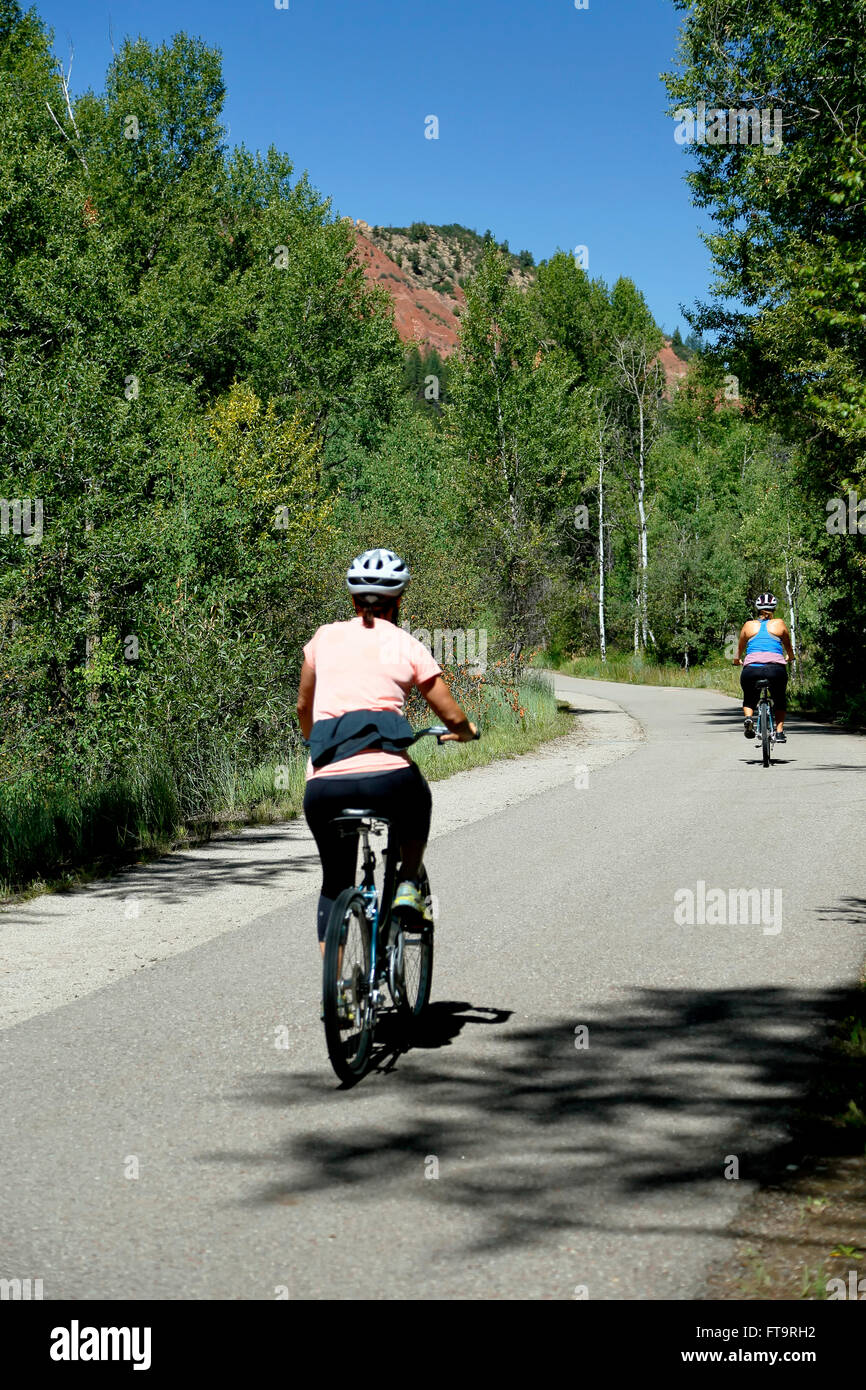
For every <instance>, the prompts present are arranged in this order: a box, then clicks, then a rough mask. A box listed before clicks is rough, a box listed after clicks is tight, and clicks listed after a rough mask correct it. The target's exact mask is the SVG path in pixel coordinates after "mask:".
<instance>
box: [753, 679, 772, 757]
mask: <svg viewBox="0 0 866 1390" xmlns="http://www.w3.org/2000/svg"><path fill="white" fill-rule="evenodd" d="M757 709H758V731H759V732H760V734H761V738H762V741H763V721H764V720H765V719H766V721H767V734H768V737H769V741H770V751H772V749H773V748H774V747H775V743H776V721H775V719H774V718H773V697H772V695H771V694H770V687H769V686H768V685H767V684H766V682H763V681H762V682H761V684H760V686H759V687H758V706H757Z"/></svg>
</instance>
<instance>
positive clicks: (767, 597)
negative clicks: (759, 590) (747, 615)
mask: <svg viewBox="0 0 866 1390" xmlns="http://www.w3.org/2000/svg"><path fill="white" fill-rule="evenodd" d="M778 602H779V600H778V599H777V598H776V595H775V594H758V597H757V598H756V599H755V607H756V608H757V609H758V610H760V609H761V608H775V607H776V605H777V604H778Z"/></svg>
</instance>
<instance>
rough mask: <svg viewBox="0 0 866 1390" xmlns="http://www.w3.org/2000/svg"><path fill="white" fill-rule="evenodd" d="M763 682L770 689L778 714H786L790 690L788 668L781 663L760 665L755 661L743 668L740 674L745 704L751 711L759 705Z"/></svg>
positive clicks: (769, 662)
mask: <svg viewBox="0 0 866 1390" xmlns="http://www.w3.org/2000/svg"><path fill="white" fill-rule="evenodd" d="M762 681H766V682H767V685H768V686H769V687H770V694H771V695H772V697H773V706H774V708H775V710H776V713H777V714H784V712H785V708H786V704H785V702H786V699H787V695H786V692H787V689H788V668H787V666H783V665H782V664H781V662H779V661H768V662H767V663H766V665H759V664H758V662H757V661H755V662H750V663H749V665H748V666H744V667H743V669H742V671H741V672H740V685H741V686H742V687H743V704H744V705H748V706H749V709H754V708H755V707H756V705H757V703H758V691H759V690H760V687H761V682H762Z"/></svg>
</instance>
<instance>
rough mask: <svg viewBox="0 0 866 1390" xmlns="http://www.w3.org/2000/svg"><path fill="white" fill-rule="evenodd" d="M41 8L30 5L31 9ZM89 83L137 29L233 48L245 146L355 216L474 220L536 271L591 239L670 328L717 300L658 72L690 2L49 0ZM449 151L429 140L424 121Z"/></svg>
mask: <svg viewBox="0 0 866 1390" xmlns="http://www.w3.org/2000/svg"><path fill="white" fill-rule="evenodd" d="M23 4H24V0H22V6H23ZM36 8H37V10H38V12H39V14H40V15H41V17H42V18H43V20H44V21H45V22H46V23H47V24H48V25H49V26H50V27H51V28H53V29H54V35H55V48H56V51H57V53H58V55H59V56H61V57H63V58H64V60H65V59H67V58H68V54H69V50H70V45H71V46H72V47H73V48H74V52H75V58H74V64H73V70H72V86H73V89H74V90H75V91H81V90H83V89H84V88H86V87H93V88H95V89H97V90H101V88H102V86H103V79H104V74H105V69H106V67H107V64H108V62H109V61H110V58H111V47H110V43H109V26H110V27H111V31H112V32H113V36H114V42H115V45H116V46H117V45H118V44H119V42H120V41H121V40H122V39H123V38H124V37H126V36H131V37H135V36H137V35H139V34H142V35H144V36H145V37H146V38H148V39H149V40H151V41H152V42H161V41H163V40H167V39H169V38H170V37H171V35H172V34H174V33H176V32H178V31H179V30H186V31H187V32H188V33H190V34H194V35H197V36H199V37H201V38H203V39H205V40H206V41H207V42H208V43H210V44H213V45H214V46H216V47H219V48H220V49H221V50H222V53H223V64H224V73H225V80H226V86H227V88H228V97H227V101H226V106H225V111H224V119H225V121H226V123H227V125H228V126H229V129H230V136H229V138H230V141H231V142H232V143H243V144H245V145H247V146H249V147H250V148H252V149H265V148H267V146H268V145H270V144H274V145H276V146H277V147H278V148H280V149H283V150H285V151H286V152H287V153H288V154H289V155H290V157H291V158H292V160H293V162H294V165H295V168H296V170H297V171H298V172H301V171H302V170H305V169H306V170H307V171H308V172H309V174H310V178H311V180H312V182H313V184H314V185H315V187H316V188H318V189H320V190H321V191H322V192H323V193H325V194H327V195H329V196H330V197H331V198H332V199H333V203H334V209H335V211H336V212H339V213H341V214H344V215H347V216H351V217H363V218H364V219H365V220H366V221H368V222H370V223H373V224H377V223H378V224H380V225H386V224H392V225H397V226H404V225H406V224H407V223H410V222H413V221H424V222H433V223H443V222H461V223H463V224H464V225H466V226H469V227H475V228H476V229H477V230H478V231H479V232H483V231H484V230H485V229H486V228H487V227H489V228H490V229H491V230H492V231H493V233H494V235H495V236H496V238H497V240H503V239H505V238H507V239H508V242H509V244H510V246H511V248H512V250H514V251H519V250H521V249H523V248H524V247H526V248H528V249H529V250H530V251H532V252H533V254H534V256H535V258H536V260H540V259H542V258H544V257H546V256H549V255H551V254H552V253H553V252H554V251H555V250H556V249H557V248H559V247H562V248H565V249H573V248H574V247H575V246H577V245H585V246H586V247H588V250H589V272H590V274H591V275H593V276H596V275H600V276H602V277H603V278H604V279H605V280H606V281H608V283H612V282H613V281H614V280H615V279H616V278H617V276H619V275H628V276H630V277H631V278H632V279H633V280H634V281H635V282H636V283H637V285H638V286H639V287H640V289H641V290H642V291H643V292H644V294H645V295H646V298H647V301H648V303H649V306H650V309H651V310H652V312H653V314H654V315H655V317H656V319H657V321H658V322H660V323H661V324H662V325H663V326H664V327H665V328H666V329H667V330H668V331H669V332H671V331H673V329H674V328H675V327H677V326H679V327H680V329H681V331H682V332H683V334H685V333H686V332H687V331H688V325H687V324H686V322H685V320H684V318H683V317H682V315H681V313H680V311H679V305H680V304H681V303H682V304H685V305H687V306H688V305H691V304H693V303H694V301H695V300H697V299H702V298H706V297H707V292H708V289H709V284H710V280H711V269H710V258H709V254H708V252H707V250H706V248H705V246H704V244H703V242H702V241H701V240H700V239H699V236H698V230H699V228H700V227H703V228H704V229H707V228H708V225H709V219H708V215H707V213H706V212H704V211H698V210H697V209H695V208H693V207H692V206H691V204H690V201H689V194H688V189H687V187H686V185H685V183H684V181H683V175H684V173H685V172H686V169H687V167H688V161H689V155H688V153H687V152H685V151H684V149H683V148H682V147H681V146H679V145H677V144H676V143H675V141H674V138H673V130H674V122H673V120H672V119H671V118H670V117H668V116H666V115H665V114H664V113H665V109H666V106H667V99H666V94H665V91H664V88H663V86H662V84H661V82H660V81H659V73H661V72H663V71H665V70H666V69H669V68H671V67H672V66H673V65H674V61H675V54H676V36H677V29H678V25H679V22H680V19H681V15H680V13H679V12H678V11H676V10H675V9H674V7H673V4H672V0H589V8H588V9H585V10H578V9H576V8H575V4H574V0H531V3H530V0H288V8H287V9H277V8H276V6H275V4H274V0H234V3H229V0H172V3H168V0H41V3H39V2H38V0H37V4H36ZM430 115H435V116H437V117H438V120H439V139H438V140H429V139H426V138H425V134H424V131H425V117H427V116H430Z"/></svg>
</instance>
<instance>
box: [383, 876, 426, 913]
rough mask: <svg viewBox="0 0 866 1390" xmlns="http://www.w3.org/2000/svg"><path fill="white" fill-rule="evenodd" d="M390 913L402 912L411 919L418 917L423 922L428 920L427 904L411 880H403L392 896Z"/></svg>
mask: <svg viewBox="0 0 866 1390" xmlns="http://www.w3.org/2000/svg"><path fill="white" fill-rule="evenodd" d="M392 911H394V912H397V911H399V912H403V913H406V914H407V915H408V916H412V917H420V918H422V920H423V921H427V920H429V914H428V911H427V903H426V900H425V898H424V895H423V894H422V892H421V889H420V888H419V887H418V885H417V883H413V882H412V880H411V879H408V878H407V879H404V881H403V882H402V883H401V884H400V885H399V887H398V888H397V892H396V893H395V894H394V902H393V903H392Z"/></svg>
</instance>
